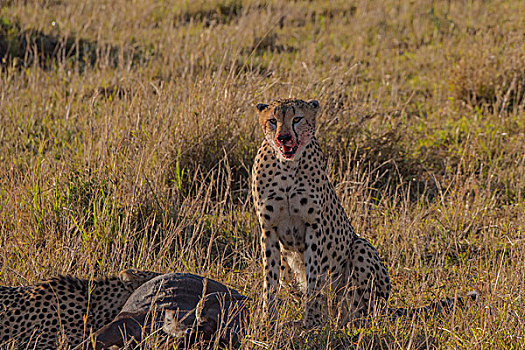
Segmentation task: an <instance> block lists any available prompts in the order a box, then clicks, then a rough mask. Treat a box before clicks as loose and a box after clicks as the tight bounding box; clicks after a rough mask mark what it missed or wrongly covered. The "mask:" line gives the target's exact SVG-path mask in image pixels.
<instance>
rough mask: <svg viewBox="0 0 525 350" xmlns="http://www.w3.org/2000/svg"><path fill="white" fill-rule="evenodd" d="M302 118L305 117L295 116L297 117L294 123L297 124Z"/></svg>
mask: <svg viewBox="0 0 525 350" xmlns="http://www.w3.org/2000/svg"><path fill="white" fill-rule="evenodd" d="M302 119H303V117H295V118H293V123H294V124H297V123H299V122H300V121H301V120H302Z"/></svg>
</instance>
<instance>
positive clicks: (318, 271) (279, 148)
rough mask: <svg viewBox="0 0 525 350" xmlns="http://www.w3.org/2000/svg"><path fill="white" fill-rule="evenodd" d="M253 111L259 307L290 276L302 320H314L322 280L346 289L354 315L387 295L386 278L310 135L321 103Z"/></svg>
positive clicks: (293, 102)
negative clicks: (259, 134)
mask: <svg viewBox="0 0 525 350" xmlns="http://www.w3.org/2000/svg"><path fill="white" fill-rule="evenodd" d="M257 110H258V115H259V124H260V126H261V128H262V130H263V133H264V136H265V138H264V141H263V143H262V145H261V147H260V148H259V151H258V153H257V156H256V158H255V163H254V166H253V169H252V196H253V200H254V204H255V209H256V212H257V216H258V219H259V223H260V226H261V231H262V234H261V247H262V257H263V266H264V272H265V277H266V278H265V280H264V294H265V300H266V304H265V309H266V310H267V309H268V307H269V306H271V305H272V304H273V303H274V301H275V298H276V296H275V295H276V292H277V291H278V289H279V286H280V284H282V281H283V277H287V276H289V277H293V278H295V280H296V281H297V283H298V284H299V288H300V290H301V292H302V293H303V294H305V295H306V296H307V297H308V300H309V301H308V302H307V303H306V310H305V317H304V320H305V325H306V326H308V327H312V326H318V325H319V324H320V319H321V315H322V314H323V311H322V308H323V305H324V304H325V302H324V299H326V298H324V299H323V297H322V296H323V295H326V293H323V292H322V290H323V288H324V287H327V286H328V287H329V288H330V290H331V291H336V295H339V296H341V295H344V298H343V299H344V301H345V302H346V303H348V304H349V306H350V307H349V308H348V309H349V311H347V312H346V313H347V315H346V316H345V318H346V319H348V320H351V319H355V318H356V317H358V316H360V315H363V314H365V313H366V312H367V311H368V310H370V308H371V307H372V306H373V304H374V302H375V301H376V300H378V299H388V297H389V294H390V280H389V276H388V272H387V270H386V268H385V266H384V265H383V263H382V262H381V259H380V257H379V254H378V252H377V250H376V249H375V248H374V247H373V246H372V245H371V244H370V243H369V242H368V241H367V240H365V239H364V238H362V237H360V236H358V235H357V234H356V232H355V231H354V229H353V228H352V225H351V223H350V220H349V218H348V216H347V215H346V214H345V211H344V209H343V207H342V205H341V202H340V201H339V199H338V198H337V195H336V192H335V189H334V186H333V185H332V183H331V182H330V180H329V179H328V177H327V175H326V172H325V159H324V156H323V153H322V151H321V149H320V148H319V144H318V143H317V140H316V138H315V135H314V133H315V122H316V115H317V112H318V110H319V103H318V102H317V101H316V100H311V101H308V102H306V101H303V100H298V99H286V100H278V101H275V102H272V103H270V104H258V105H257ZM280 277H281V278H280ZM280 282H281V283H280ZM346 322H348V321H346Z"/></svg>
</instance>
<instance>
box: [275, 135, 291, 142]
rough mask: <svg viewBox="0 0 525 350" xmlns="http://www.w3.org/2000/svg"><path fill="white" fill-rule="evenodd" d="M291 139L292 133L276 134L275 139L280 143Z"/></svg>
mask: <svg viewBox="0 0 525 350" xmlns="http://www.w3.org/2000/svg"><path fill="white" fill-rule="evenodd" d="M291 139H292V135H290V134H279V136H277V140H279V142H281V143H287V142H288V141H290V140H291Z"/></svg>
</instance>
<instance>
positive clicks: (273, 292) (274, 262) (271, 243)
mask: <svg viewBox="0 0 525 350" xmlns="http://www.w3.org/2000/svg"><path fill="white" fill-rule="evenodd" d="M261 248H262V256H263V267H264V274H265V279H264V283H263V289H264V310H265V312H266V313H267V318H268V320H269V321H273V320H275V318H276V316H277V310H276V308H275V301H276V299H277V292H278V290H279V276H280V269H281V252H280V250H279V240H278V238H277V232H276V231H275V230H273V229H272V230H265V229H264V228H263V229H262V236H261Z"/></svg>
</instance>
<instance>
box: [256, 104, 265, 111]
mask: <svg viewBox="0 0 525 350" xmlns="http://www.w3.org/2000/svg"><path fill="white" fill-rule="evenodd" d="M256 107H257V110H258V111H259V112H262V111H264V110H265V109H266V108H267V107H268V105H267V104H265V103H259V104H257V106H256Z"/></svg>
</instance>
